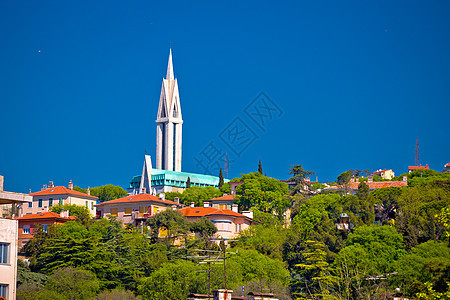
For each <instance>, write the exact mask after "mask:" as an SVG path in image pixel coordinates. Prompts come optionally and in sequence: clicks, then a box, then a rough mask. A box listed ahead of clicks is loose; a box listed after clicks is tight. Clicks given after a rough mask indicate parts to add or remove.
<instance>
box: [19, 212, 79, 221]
mask: <svg viewBox="0 0 450 300" xmlns="http://www.w3.org/2000/svg"><path fill="white" fill-rule="evenodd" d="M75 218H76V217H75V216H69V217H68V218H64V217H61V215H60V214H57V213H54V212H51V211H47V212H43V213H39V214H32V215H24V216H23V217H20V218H17V220H37V219H59V220H66V221H70V220H74V219H75Z"/></svg>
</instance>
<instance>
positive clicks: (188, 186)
mask: <svg viewBox="0 0 450 300" xmlns="http://www.w3.org/2000/svg"><path fill="white" fill-rule="evenodd" d="M190 187H191V177H188V179H187V181H186V188H187V189H188V188H190Z"/></svg>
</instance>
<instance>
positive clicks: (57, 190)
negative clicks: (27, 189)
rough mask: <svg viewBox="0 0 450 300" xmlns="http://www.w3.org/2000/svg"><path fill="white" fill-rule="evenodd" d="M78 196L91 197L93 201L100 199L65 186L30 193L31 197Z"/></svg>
mask: <svg viewBox="0 0 450 300" xmlns="http://www.w3.org/2000/svg"><path fill="white" fill-rule="evenodd" d="M67 194H69V195H76V196H83V197H89V198H92V199H98V198H97V197H94V196H91V195H88V194H85V193H82V192H79V191H75V190H71V189H69V188H66V187H65V186H55V187H52V188H49V189H46V190H43V191H39V192H35V193H30V196H47V195H67Z"/></svg>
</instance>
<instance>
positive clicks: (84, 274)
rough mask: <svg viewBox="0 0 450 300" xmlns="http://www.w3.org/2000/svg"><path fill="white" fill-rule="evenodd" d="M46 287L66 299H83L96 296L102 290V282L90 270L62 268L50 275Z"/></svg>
mask: <svg viewBox="0 0 450 300" xmlns="http://www.w3.org/2000/svg"><path fill="white" fill-rule="evenodd" d="M45 289H47V290H50V291H53V292H56V293H58V294H59V295H61V296H63V297H64V299H70V300H82V299H90V298H92V297H94V296H95V295H96V294H97V293H98V292H99V291H100V283H99V281H98V279H97V278H96V276H95V274H94V273H92V272H89V271H85V270H80V269H75V268H70V267H68V268H62V269H58V270H56V271H55V272H54V273H53V274H52V275H51V276H49V277H48V281H47V284H46V285H45Z"/></svg>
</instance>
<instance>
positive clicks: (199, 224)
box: [189, 217, 217, 247]
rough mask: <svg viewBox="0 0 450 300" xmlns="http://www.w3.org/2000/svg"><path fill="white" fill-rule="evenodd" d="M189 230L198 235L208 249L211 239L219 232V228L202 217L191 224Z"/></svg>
mask: <svg viewBox="0 0 450 300" xmlns="http://www.w3.org/2000/svg"><path fill="white" fill-rule="evenodd" d="M189 230H190V231H192V232H195V233H197V234H198V235H199V236H200V238H201V239H202V240H203V241H204V243H205V246H206V247H207V246H208V245H209V239H210V238H211V237H212V236H213V234H215V233H216V232H217V227H216V226H215V225H214V223H213V222H211V221H210V220H208V219H207V218H205V217H202V218H200V219H198V220H195V221H194V222H190V223H189Z"/></svg>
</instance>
